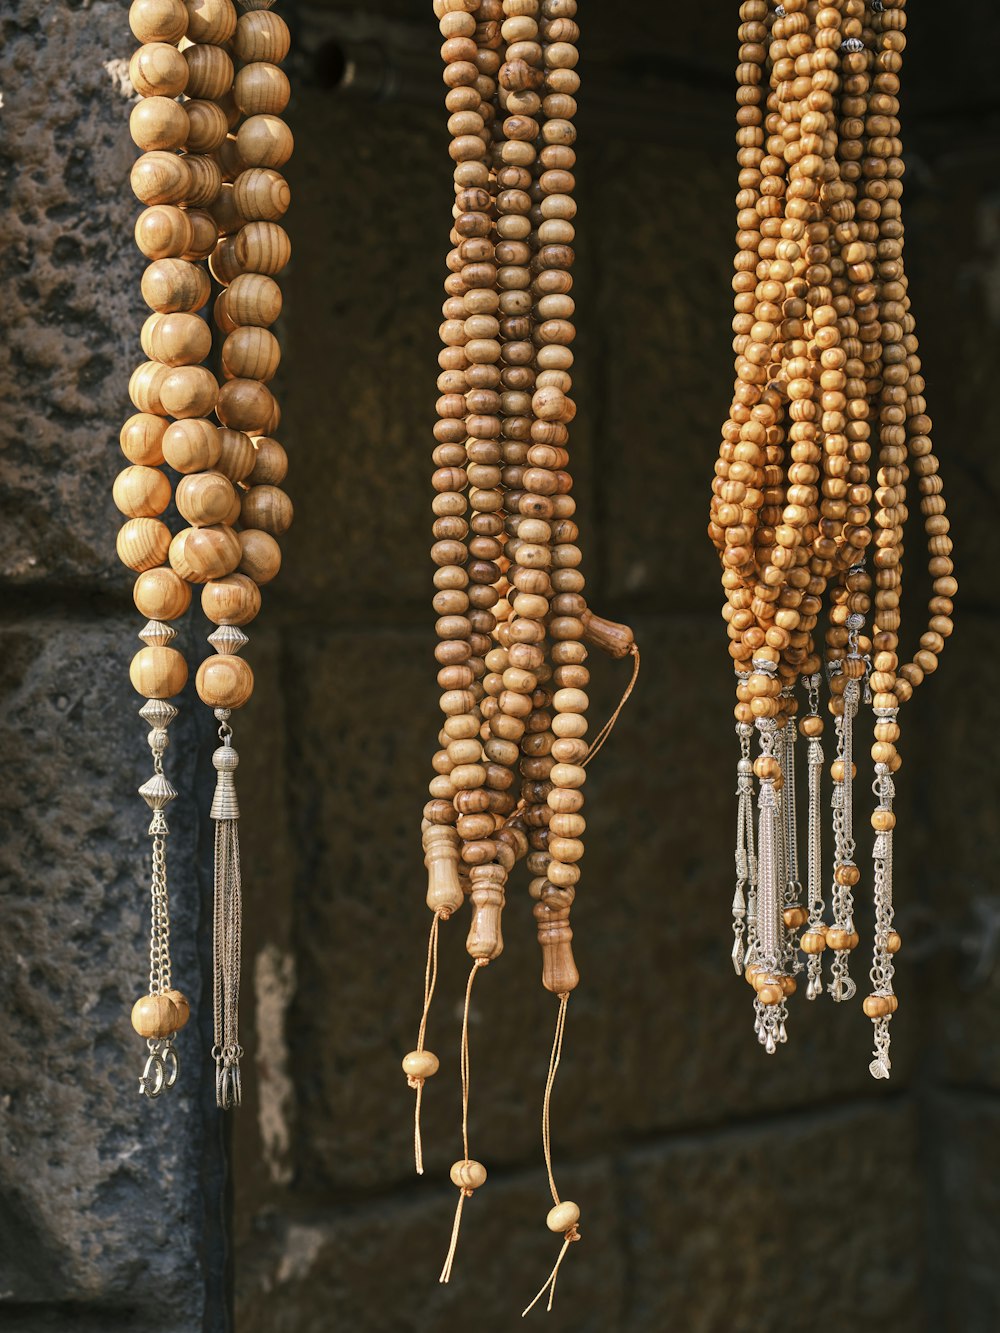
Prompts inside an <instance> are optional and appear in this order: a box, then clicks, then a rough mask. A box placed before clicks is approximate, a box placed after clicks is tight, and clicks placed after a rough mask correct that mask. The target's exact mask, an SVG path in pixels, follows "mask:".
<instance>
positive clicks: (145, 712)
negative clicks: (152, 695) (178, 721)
mask: <svg viewBox="0 0 1000 1333" xmlns="http://www.w3.org/2000/svg"><path fill="white" fill-rule="evenodd" d="M139 716H140V717H141V718H142V719H143V721H144V722H147V723H148V724H149V725H150V726H151V727H156V728H158V729H160V730H162V729H163V728H164V727H169V726H170V724H171V722H173V720H174V718H175V717H176V716H177V709H176V708H175V707H174V706H173V704H172V703H168V702H167V700H166V699H147V700H146V702H145V703H144V704H143V706H142V707H141V708H140V709H139Z"/></svg>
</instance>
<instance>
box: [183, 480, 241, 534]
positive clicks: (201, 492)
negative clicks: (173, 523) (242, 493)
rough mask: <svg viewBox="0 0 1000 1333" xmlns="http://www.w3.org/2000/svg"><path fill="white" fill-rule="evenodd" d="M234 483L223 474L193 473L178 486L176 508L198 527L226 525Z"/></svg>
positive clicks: (231, 502)
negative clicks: (217, 524)
mask: <svg viewBox="0 0 1000 1333" xmlns="http://www.w3.org/2000/svg"><path fill="white" fill-rule="evenodd" d="M234 494H235V492H234V490H233V483H232V482H231V481H230V480H229V478H228V477H224V476H223V475H222V473H221V472H193V473H190V474H189V475H188V476H186V477H182V478H181V479H180V481H179V482H178V483H177V497H176V502H177V509H178V512H179V513H180V515H181V517H182V518H185V519H187V521H188V522H189V523H190V524H192V526H194V527H196V528H207V527H212V526H213V525H214V524H216V523H224V522H225V520H226V517H227V515H228V514H229V513H230V512H231V511H232V507H233V496H234Z"/></svg>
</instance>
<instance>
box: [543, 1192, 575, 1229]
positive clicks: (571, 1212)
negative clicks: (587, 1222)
mask: <svg viewBox="0 0 1000 1333" xmlns="http://www.w3.org/2000/svg"><path fill="white" fill-rule="evenodd" d="M579 1220H580V1209H579V1207H578V1206H577V1205H576V1204H575V1203H574V1202H573V1200H572V1199H563V1201H562V1203H557V1204H556V1206H555V1207H554V1208H550V1209H549V1211H548V1213H547V1214H546V1217H545V1225H546V1226H547V1227H548V1229H549V1230H550V1231H554V1232H556V1233H557V1234H558V1235H564V1234H565V1233H566V1232H567V1231H570V1230H571V1229H572V1228H573V1227H575V1226H576V1224H577V1222H579Z"/></svg>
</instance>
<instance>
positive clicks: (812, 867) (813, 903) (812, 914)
mask: <svg viewBox="0 0 1000 1333" xmlns="http://www.w3.org/2000/svg"><path fill="white" fill-rule="evenodd" d="M803 680H804V681H805V683H806V690H807V692H808V696H809V716H810V717H819V686H820V676H819V675H818V674H817V675H814V676H808V677H803ZM807 762H808V770H809V807H808V811H807V833H806V837H807V848H806V899H807V906H808V908H809V926H808V929H807V932H806V933H807V934H809V935H810V939H809V940H806V941H805V944H806V945H807V946H808V945H809V944H810V943H811V942H812V940H813V939H816V937H817V936H819V935H820V934H821V933H825V931H826V927H825V925H824V923H823V912H824V910H825V906H826V905H825V903H824V902H823V806H822V789H823V764H824V758H823V746H822V744H821V743H820V740H819V738H818V737H817V736H812V737H810V739H809V749H808V753H807ZM816 942H817V944H818V945H820V946H822V944H823V941H822V940H821V939H819V940H817V941H816ZM806 958H807V962H806V975H807V977H808V982H807V985H806V999H807V1000H816V999H818V998H819V996H820V995H822V994H823V953H822V948H820V951H819V952H816V953H813V952H809V953H807V955H806Z"/></svg>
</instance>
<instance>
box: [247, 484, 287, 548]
mask: <svg viewBox="0 0 1000 1333" xmlns="http://www.w3.org/2000/svg"><path fill="white" fill-rule="evenodd" d="M294 513H295V511H294V509H293V507H292V502H291V500H290V499H289V498H288V496H287V495H286V494H285V492H284V491H283V490H281V488H280V487H278V486H253V487H251V488H250V490H249V491H247V493H246V495H244V497H243V511H242V517H243V522H244V523H245V524H246V525H247V527H250V528H260V530H261V531H262V532H269V533H270V534H271V536H272V537H280V536H281V535H282V534H283V533H285V532H287V531H288V529H289V528H290V527H291V526H292V518H293V516H294Z"/></svg>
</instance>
